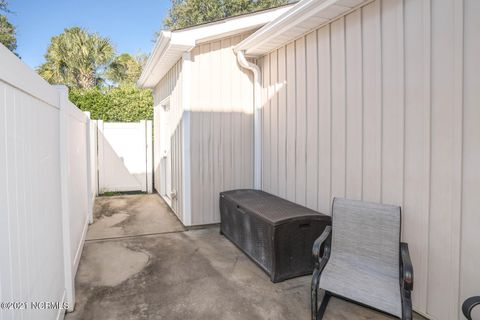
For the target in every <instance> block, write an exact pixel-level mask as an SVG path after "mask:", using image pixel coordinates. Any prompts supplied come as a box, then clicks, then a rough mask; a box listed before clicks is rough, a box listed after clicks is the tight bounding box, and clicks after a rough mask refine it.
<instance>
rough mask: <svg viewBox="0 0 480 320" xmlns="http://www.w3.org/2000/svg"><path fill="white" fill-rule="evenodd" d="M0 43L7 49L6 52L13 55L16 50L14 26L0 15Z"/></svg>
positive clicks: (5, 17)
mask: <svg viewBox="0 0 480 320" xmlns="http://www.w3.org/2000/svg"><path fill="white" fill-rule="evenodd" d="M0 43H1V44H3V45H4V46H5V47H7V49H8V50H10V51H12V52H13V53H15V50H16V49H17V37H16V31H15V26H14V25H13V24H11V23H10V22H9V21H8V19H7V16H4V15H0ZM15 54H16V53H15Z"/></svg>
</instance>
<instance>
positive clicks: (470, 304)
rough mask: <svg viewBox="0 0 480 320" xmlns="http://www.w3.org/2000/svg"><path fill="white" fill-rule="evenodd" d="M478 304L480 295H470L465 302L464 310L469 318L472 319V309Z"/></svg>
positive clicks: (479, 303)
mask: <svg viewBox="0 0 480 320" xmlns="http://www.w3.org/2000/svg"><path fill="white" fill-rule="evenodd" d="M477 305H480V296H477V297H470V298H468V299H467V300H465V301H464V302H463V304H462V312H463V315H464V316H465V317H466V318H467V319H468V320H472V309H473V308H475V307H476V306H477Z"/></svg>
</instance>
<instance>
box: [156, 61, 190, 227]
mask: <svg viewBox="0 0 480 320" xmlns="http://www.w3.org/2000/svg"><path fill="white" fill-rule="evenodd" d="M168 97H170V111H169V115H168V122H167V126H166V127H164V128H162V127H161V125H160V123H161V121H162V116H164V115H165V112H164V110H163V109H162V108H161V106H160V103H161V102H162V101H164V100H165V99H166V98H168ZM154 105H155V119H154V182H155V188H156V189H157V191H160V190H159V186H160V185H161V184H162V181H163V179H164V177H163V176H162V175H161V174H160V172H161V170H160V160H161V158H162V156H163V150H164V149H165V144H169V148H170V155H171V190H173V191H176V197H174V198H173V199H171V207H172V209H173V211H174V212H175V213H176V214H177V216H178V217H179V218H180V220H182V221H183V210H182V203H183V202H182V201H183V189H182V152H183V151H182V150H183V147H182V136H181V135H182V117H183V107H182V61H181V60H179V61H178V62H177V63H176V64H175V65H174V66H173V67H172V69H170V71H169V72H168V73H167V74H166V75H165V76H164V77H163V78H162V80H160V82H159V83H158V85H157V86H156V87H155V90H154Z"/></svg>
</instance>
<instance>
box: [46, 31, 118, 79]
mask: <svg viewBox="0 0 480 320" xmlns="http://www.w3.org/2000/svg"><path fill="white" fill-rule="evenodd" d="M114 55H115V51H114V48H113V45H112V43H111V42H110V40H109V39H108V38H105V37H101V36H100V35H98V34H96V33H88V32H87V31H86V30H85V29H82V28H79V27H73V28H68V29H65V30H64V32H63V33H61V34H60V35H58V36H55V37H52V39H51V43H50V46H49V47H48V50H47V53H46V54H45V60H46V62H45V63H44V64H42V65H41V66H40V67H39V68H38V70H37V71H38V73H39V74H40V75H41V76H42V77H43V78H44V79H46V80H47V81H48V82H50V83H52V84H65V85H67V86H70V87H76V88H93V87H95V86H98V85H99V84H101V83H102V82H103V81H104V79H103V77H102V76H103V72H104V70H105V68H106V67H107V65H108V64H109V63H110V61H111V60H112V59H113V57H114Z"/></svg>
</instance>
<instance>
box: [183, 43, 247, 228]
mask: <svg viewBox="0 0 480 320" xmlns="http://www.w3.org/2000/svg"><path fill="white" fill-rule="evenodd" d="M246 36H247V35H246V34H245V35H237V36H233V37H228V38H224V39H220V40H216V41H212V42H208V43H203V44H200V45H198V46H196V47H195V48H194V49H193V50H192V52H191V59H192V66H191V76H192V80H191V81H192V85H191V91H192V92H191V98H190V99H191V100H190V101H191V118H190V124H191V127H190V134H191V141H190V156H191V192H192V194H191V197H192V199H191V201H192V202H191V207H192V224H194V225H199V224H209V223H217V222H219V221H220V212H219V197H218V194H219V192H221V191H224V190H229V189H236V188H251V187H252V186H253V85H252V76H251V74H250V73H249V72H248V71H244V70H243V69H242V68H241V67H240V66H239V65H238V63H237V60H236V56H235V54H234V52H233V50H232V48H233V46H234V45H236V44H237V43H239V42H240V41H241V40H242V39H244V38H245V37H246Z"/></svg>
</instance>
